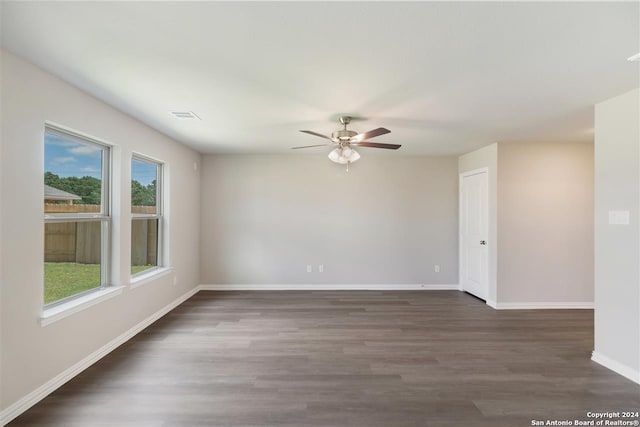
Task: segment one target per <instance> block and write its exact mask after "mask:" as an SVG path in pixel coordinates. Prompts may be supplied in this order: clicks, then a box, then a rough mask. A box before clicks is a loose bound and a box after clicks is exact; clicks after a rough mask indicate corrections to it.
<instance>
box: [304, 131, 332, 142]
mask: <svg viewBox="0 0 640 427" xmlns="http://www.w3.org/2000/svg"><path fill="white" fill-rule="evenodd" d="M300 132H302V133H308V134H309V135H314V136H319V137H320V138H324V139H328V140H329V141H333V140H332V139H331V137H329V136H327V135H323V134H321V133H318V132H314V131H312V130H301V131H300Z"/></svg>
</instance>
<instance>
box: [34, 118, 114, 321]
mask: <svg viewBox="0 0 640 427" xmlns="http://www.w3.org/2000/svg"><path fill="white" fill-rule="evenodd" d="M47 135H54V136H58V137H62V138H66V139H71V140H74V141H76V142H79V143H82V144H87V145H95V146H97V147H99V148H100V149H101V150H102V162H101V167H102V174H101V184H102V188H101V194H100V212H99V213H82V212H79V213H44V217H43V235H44V225H46V224H50V223H62V222H94V221H100V233H101V235H100V237H101V239H100V245H101V247H100V286H96V287H94V288H91V289H87V290H85V291H82V292H78V293H75V294H73V295H69V296H67V297H64V298H61V299H58V300H55V301H52V302H50V303H44V287H45V286H46V283H45V282H44V280H43V282H42V284H43V288H42V297H43V309H44V310H47V309H50V308H53V307H57V306H59V305H62V304H65V303H68V302H69V301H73V300H75V299H77V298H81V297H83V296H86V295H88V294H91V293H93V292H98V291H103V290H105V289H107V288H109V287H110V279H111V275H110V272H111V240H112V233H111V230H112V215H111V179H112V170H111V165H112V155H113V150H112V148H113V146H112V145H109V144H107V143H105V142H103V141H100V140H98V139H96V138H93V137H91V136H88V135H85V134H82V133H80V132H76V131H73V130H71V129H66V128H62V127H59V126H56V125H53V124H51V123H45V126H44V134H43V145H44V147H43V148H46V136H47ZM43 169H44V168H43ZM45 172H46V171H43V174H44V173H45ZM42 265H43V266H44V247H43V263H42Z"/></svg>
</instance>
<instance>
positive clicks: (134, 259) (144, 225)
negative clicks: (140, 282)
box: [131, 219, 159, 274]
mask: <svg viewBox="0 0 640 427" xmlns="http://www.w3.org/2000/svg"><path fill="white" fill-rule="evenodd" d="M158 223H159V220H158V219H134V220H133V221H131V274H136V273H140V272H142V271H145V270H148V269H150V268H154V267H157V266H158Z"/></svg>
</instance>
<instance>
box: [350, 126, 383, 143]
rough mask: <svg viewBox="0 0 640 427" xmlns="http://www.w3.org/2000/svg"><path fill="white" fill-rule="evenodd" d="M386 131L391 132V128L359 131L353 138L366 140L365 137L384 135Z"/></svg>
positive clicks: (354, 140)
mask: <svg viewBox="0 0 640 427" xmlns="http://www.w3.org/2000/svg"><path fill="white" fill-rule="evenodd" d="M386 133H391V131H390V130H389V129H385V128H378V129H374V130H370V131H369V132H364V133H359V134H357V135H355V136H354V137H352V138H351V141H352V142H358V141H364V140H365V139H369V138H373V137H374V136H380V135H384V134H386Z"/></svg>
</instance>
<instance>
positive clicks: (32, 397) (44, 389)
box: [0, 286, 200, 426]
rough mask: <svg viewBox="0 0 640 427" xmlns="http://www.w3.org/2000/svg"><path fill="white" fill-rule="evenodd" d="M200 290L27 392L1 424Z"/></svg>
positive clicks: (1, 417)
mask: <svg viewBox="0 0 640 427" xmlns="http://www.w3.org/2000/svg"><path fill="white" fill-rule="evenodd" d="M199 290H200V287H199V286H196V287H195V288H194V289H192V290H190V291H189V292H187V293H186V294H184V295H182V296H180V297H179V298H178V299H176V300H175V301H173V302H171V303H170V304H168V305H166V306H165V307H163V308H161V309H160V310H158V311H156V312H155V313H153V314H152V315H151V316H149V317H147V318H146V319H144V320H143V321H142V322H140V323H138V324H137V325H135V326H134V327H132V328H131V329H129V330H128V331H126V332H124V333H123V334H121V335H119V336H118V337H116V338H114V339H113V340H111V341H109V342H108V343H107V344H105V345H103V346H102V347H100V348H99V349H98V350H96V351H94V352H93V353H91V354H90V355H88V356H87V357H85V358H84V359H82V360H80V361H79V362H78V363H76V364H74V365H73V366H71V367H70V368H68V369H65V370H64V371H63V372H61V373H60V374H58V375H56V376H55V377H54V378H52V379H51V380H49V381H47V382H46V383H44V384H43V385H41V386H40V387H38V388H37V389H35V390H33V391H32V392H31V393H29V394H27V395H26V396H24V397H23V398H21V399H20V400H18V401H17V402H15V403H13V404H12V405H10V406H8V407H7V408H6V409H4V410H3V411H2V412H0V425H2V426H4V425H5V424H8V423H9V422H10V421H11V420H13V419H14V418H16V417H17V416H18V415H20V414H22V413H23V412H24V411H26V410H27V409H29V408H30V407H32V406H33V405H35V404H36V403H38V402H39V401H41V400H42V399H44V398H45V397H47V396H48V395H49V394H51V393H52V392H53V391H55V390H56V389H57V388H59V387H60V386H62V385H63V384H65V383H66V382H67V381H69V380H71V379H72V378H73V377H75V376H76V375H78V374H79V373H80V372H82V371H84V370H85V369H87V368H88V367H89V366H91V365H93V364H94V363H96V362H97V361H98V360H100V359H102V358H103V357H104V356H106V355H107V354H109V353H110V352H112V351H113V350H115V349H116V348H117V347H119V346H120V345H122V344H124V343H125V342H127V341H128V340H129V339H131V338H132V337H133V336H135V335H136V334H138V333H139V332H140V331H142V330H143V329H144V328H146V327H147V326H149V325H151V324H152V323H153V322H155V321H156V320H158V319H159V318H161V317H162V316H164V315H165V314H167V313H168V312H170V311H171V310H173V309H174V308H176V307H177V306H178V305H180V304H182V303H183V302H184V301H186V300H187V299H189V298H190V297H192V296H193V295H194V294H195V293H196V292H198V291H199Z"/></svg>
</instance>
